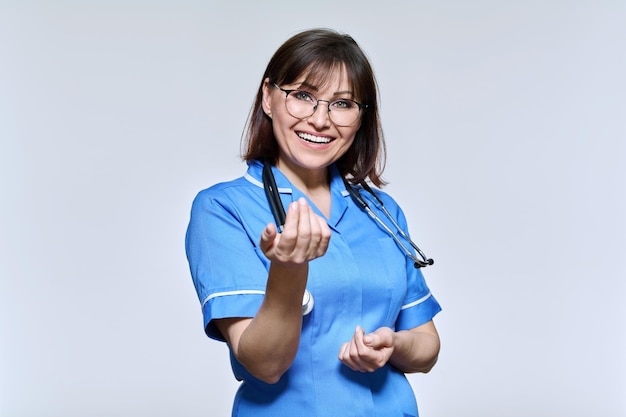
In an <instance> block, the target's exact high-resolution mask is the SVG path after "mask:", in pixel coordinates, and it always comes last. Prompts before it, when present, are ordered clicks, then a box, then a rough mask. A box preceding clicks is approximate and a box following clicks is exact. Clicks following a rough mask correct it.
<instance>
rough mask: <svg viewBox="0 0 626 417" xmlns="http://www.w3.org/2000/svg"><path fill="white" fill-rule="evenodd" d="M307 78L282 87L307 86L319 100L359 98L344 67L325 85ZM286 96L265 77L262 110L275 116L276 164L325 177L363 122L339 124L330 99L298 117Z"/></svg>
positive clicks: (285, 170) (299, 173) (291, 172)
mask: <svg viewBox="0 0 626 417" xmlns="http://www.w3.org/2000/svg"><path fill="white" fill-rule="evenodd" d="M304 78H305V77H304V76H302V77H301V79H298V80H296V82H295V83H292V84H285V85H280V87H281V88H283V89H285V90H305V91H308V92H310V93H311V94H313V95H314V96H315V97H316V98H317V99H319V100H328V101H333V100H337V99H341V98H347V99H351V100H358V98H357V97H354V96H353V95H352V93H351V88H350V85H349V83H348V81H347V77H346V76H345V70H344V71H343V73H342V72H337V73H336V74H334V75H332V76H331V77H329V78H328V82H326V83H325V84H324V85H322V86H310V85H305V84H303V81H304ZM285 96H286V94H285V93H284V92H283V91H281V90H280V89H278V88H276V87H275V86H274V85H272V84H269V80H265V84H264V86H263V110H264V111H265V113H266V114H267V115H269V116H270V117H271V118H272V126H273V129H274V136H275V137H276V141H277V142H278V147H279V155H278V160H277V163H276V165H277V166H278V168H280V170H281V171H282V172H283V173H285V174H286V175H287V176H288V177H290V176H292V175H296V176H298V177H301V178H304V177H307V176H311V175H323V176H324V178H325V176H326V173H327V168H328V166H329V165H331V164H332V163H334V162H335V161H337V160H338V159H339V158H340V157H341V156H342V155H343V154H344V153H345V152H346V151H347V150H348V148H350V145H352V142H353V141H354V137H355V135H356V132H357V131H358V130H359V127H360V125H361V118H360V117H359V119H358V120H357V121H356V122H354V123H353V124H352V125H350V126H337V125H335V124H334V123H333V122H332V120H331V119H330V117H329V114H328V105H327V104H328V103H327V102H326V101H321V102H320V103H319V105H318V106H317V109H316V110H315V112H314V113H313V115H311V116H309V117H307V118H305V119H299V118H296V117H293V116H292V115H290V114H289V112H288V111H287V108H286V106H285V100H286V97H285Z"/></svg>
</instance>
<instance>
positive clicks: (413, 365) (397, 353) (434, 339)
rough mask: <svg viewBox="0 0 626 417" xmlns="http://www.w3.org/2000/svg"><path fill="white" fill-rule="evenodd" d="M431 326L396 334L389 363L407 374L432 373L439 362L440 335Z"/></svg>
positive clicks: (427, 325)
mask: <svg viewBox="0 0 626 417" xmlns="http://www.w3.org/2000/svg"><path fill="white" fill-rule="evenodd" d="M430 324H431V323H427V324H425V325H423V326H420V327H418V328H415V329H412V330H401V331H399V332H396V333H395V336H394V338H395V341H394V346H395V348H394V350H393V353H392V355H391V357H390V358H389V363H391V364H392V365H393V366H395V367H396V368H398V369H400V370H401V371H403V372H406V373H413V372H424V373H426V372H428V371H430V370H431V369H432V367H433V366H434V365H435V363H436V362H437V357H438V356H439V348H440V341H439V335H438V334H437V331H436V330H435V327H434V325H432V326H431V325H430Z"/></svg>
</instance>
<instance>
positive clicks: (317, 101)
mask: <svg viewBox="0 0 626 417" xmlns="http://www.w3.org/2000/svg"><path fill="white" fill-rule="evenodd" d="M272 84H274V87H276V88H278V89H279V90H280V91H282V92H283V93H285V109H287V112H288V113H289V114H290V115H291V116H292V117H295V118H296V119H300V120H304V119H308V118H309V117H311V116H313V115H314V114H315V112H316V111H317V106H318V105H319V104H320V101H325V102H326V103H327V106H326V108H327V109H328V117H329V119H330V120H331V121H332V122H333V124H335V125H337V126H341V127H347V126H352V125H353V124H354V123H355V122H356V121H357V120H359V117H360V116H361V111H362V110H365V109H367V104H363V103H359V102H358V101H356V100H352V99H349V98H341V99H337V100H333V101H330V100H321V99H318V98H317V97H315V95H314V94H313V93H311V92H309V91H307V90H301V89H299V88H295V89H293V90H287V89H285V88H282V87H280V86H279V85H278V84H276V83H272ZM294 91H302V92H304V93H307V94H308V95H310V96H311V97H313V98H314V99H315V105H314V106H313V113H311V114H309V115H308V116H306V117H298V116H294V115H293V114H291V112H290V111H289V108H288V107H287V99H288V98H289V94H291V93H293V92H294ZM342 100H343V101H350V102H352V103H354V104H356V105H357V106H358V108H359V115H358V116H357V117H356V118H355V119H354V120H353V121H352V122H351V123H350V124H347V125H344V124H339V123H336V122H335V121H334V120H333V117H332V112H331V109H330V105H331V104H333V103H334V102H336V101H342Z"/></svg>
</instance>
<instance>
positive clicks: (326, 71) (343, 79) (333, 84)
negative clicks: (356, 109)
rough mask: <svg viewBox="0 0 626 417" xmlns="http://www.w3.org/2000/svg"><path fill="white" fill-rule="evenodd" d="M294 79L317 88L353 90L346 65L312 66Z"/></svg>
mask: <svg viewBox="0 0 626 417" xmlns="http://www.w3.org/2000/svg"><path fill="white" fill-rule="evenodd" d="M294 81H295V82H296V83H299V84H301V85H307V86H308V87H310V88H313V89H316V90H324V89H326V88H337V89H338V90H346V91H351V90H352V83H351V81H350V80H349V79H348V73H347V71H346V68H345V66H344V65H341V66H335V67H331V68H319V67H318V68H316V67H310V68H308V69H307V70H306V71H304V73H302V74H300V76H299V77H297V78H296V80H294Z"/></svg>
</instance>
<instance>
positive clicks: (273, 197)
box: [262, 161, 435, 315]
mask: <svg viewBox="0 0 626 417" xmlns="http://www.w3.org/2000/svg"><path fill="white" fill-rule="evenodd" d="M262 177H263V189H264V190H265V196H266V197H267V201H268V203H269V205H270V210H271V211H272V215H273V216H274V221H275V222H276V227H277V228H278V230H279V231H281V232H282V230H283V227H284V226H285V208H284V207H283V203H282V201H281V199H280V193H279V192H278V187H277V186H276V179H275V178H274V174H273V173H272V165H271V164H270V163H269V162H268V161H265V162H264V163H263V176H262ZM343 183H344V184H345V186H346V190H347V191H348V194H350V197H352V200H353V201H354V202H355V203H356V204H357V205H358V206H360V207H361V208H362V209H363V210H364V211H365V212H366V213H367V214H368V215H369V216H370V217H371V218H372V219H373V220H374V221H376V223H378V224H379V225H380V226H381V227H382V228H383V229H384V230H385V231H386V232H387V234H389V236H391V237H392V238H393V240H394V241H395V242H396V244H397V245H398V247H400V249H401V250H402V251H403V252H404V254H405V255H406V256H408V257H409V258H410V259H411V260H412V261H413V266H414V267H415V268H422V267H425V266H428V265H432V264H433V263H434V262H435V261H433V259H432V258H428V257H427V256H426V255H425V254H424V252H422V250H421V249H420V248H419V247H418V246H417V245H416V244H415V242H413V240H411V238H410V237H409V236H408V235H407V234H406V233H405V232H404V230H402V228H401V227H400V225H399V224H398V222H396V220H395V219H394V218H393V216H392V215H391V213H389V211H388V210H387V209H386V208H385V205H384V204H383V202H382V201H381V200H380V198H378V196H377V195H376V193H374V191H373V190H372V188H371V187H370V186H369V185H368V184H367V183H366V182H365V181H363V182H361V183H360V185H361V187H362V189H364V190H365V191H367V192H368V193H369V194H370V195H372V196H373V197H374V199H375V200H376V203H377V206H378V208H379V209H380V210H381V211H382V212H383V214H384V215H385V217H386V218H387V219H388V220H389V221H391V223H392V224H393V226H394V227H395V228H396V230H397V233H399V234H400V235H401V236H402V237H403V238H404V239H406V241H407V242H409V243H410V244H411V246H412V247H413V249H415V251H416V252H417V254H418V255H419V256H420V257H421V259H419V258H417V257H416V256H415V255H413V253H412V252H411V251H410V250H409V248H407V247H406V245H405V244H404V243H403V242H402V240H400V238H399V237H398V235H397V234H396V233H394V231H393V230H392V229H391V228H390V227H389V226H388V225H387V223H385V222H384V221H383V220H382V219H381V218H380V217H379V216H378V215H377V214H376V213H375V212H374V211H373V210H372V209H371V208H370V206H369V204H367V202H366V201H365V199H364V198H363V197H362V196H361V193H360V190H358V189H355V187H353V186H352V185H351V184H350V183H349V182H348V181H347V180H346V179H345V178H343ZM313 304H314V300H313V295H312V294H311V293H310V292H309V290H305V291H304V296H303V299H302V314H303V315H306V314H309V313H310V312H311V311H312V310H313Z"/></svg>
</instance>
